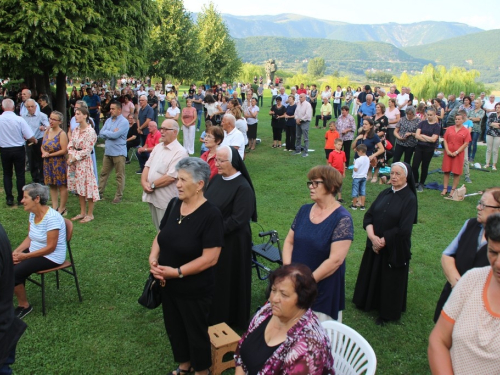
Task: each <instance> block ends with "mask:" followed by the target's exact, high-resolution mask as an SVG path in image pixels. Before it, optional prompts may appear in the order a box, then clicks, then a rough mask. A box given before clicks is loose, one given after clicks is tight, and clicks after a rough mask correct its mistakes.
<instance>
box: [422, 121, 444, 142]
mask: <svg viewBox="0 0 500 375" xmlns="http://www.w3.org/2000/svg"><path fill="white" fill-rule="evenodd" d="M417 129H420V134H423V135H426V136H427V137H432V136H433V135H437V136H438V139H437V140H436V142H434V143H431V142H424V141H420V140H418V142H417V144H418V145H419V146H421V147H426V148H432V149H434V148H435V147H436V146H437V145H438V142H439V134H440V133H441V127H440V126H439V123H437V122H436V123H435V124H429V122H428V121H427V120H425V121H420V123H419V124H418V126H417Z"/></svg>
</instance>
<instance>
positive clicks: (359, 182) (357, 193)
mask: <svg viewBox="0 0 500 375" xmlns="http://www.w3.org/2000/svg"><path fill="white" fill-rule="evenodd" d="M351 196H352V197H353V198H357V197H366V177H363V178H353V180H352V194H351Z"/></svg>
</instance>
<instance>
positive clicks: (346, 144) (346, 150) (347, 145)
mask: <svg viewBox="0 0 500 375" xmlns="http://www.w3.org/2000/svg"><path fill="white" fill-rule="evenodd" d="M351 146H352V140H350V141H344V142H343V143H342V150H343V151H344V153H345V160H346V162H345V163H346V165H347V166H350V165H351V164H350V163H349V158H350V157H351Z"/></svg>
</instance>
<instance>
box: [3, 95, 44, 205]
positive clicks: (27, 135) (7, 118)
mask: <svg viewBox="0 0 500 375" xmlns="http://www.w3.org/2000/svg"><path fill="white" fill-rule="evenodd" d="M2 108H3V110H4V113H2V115H1V116H0V157H1V159H2V169H3V188H4V190H5V195H6V198H7V205H8V206H13V205H14V196H13V195H12V175H13V169H14V170H15V171H16V187H17V204H19V205H20V204H21V200H22V199H23V186H24V185H26V179H25V176H24V175H25V171H24V166H25V163H26V151H25V149H24V142H25V139H26V140H27V141H28V143H33V144H34V145H36V143H37V140H36V138H35V137H34V134H33V131H32V130H31V128H30V126H29V125H28V123H27V122H26V121H25V120H24V119H23V118H22V117H20V116H17V115H16V114H15V113H14V108H15V104H14V101H13V100H12V99H4V100H3V101H2ZM26 111H27V109H26Z"/></svg>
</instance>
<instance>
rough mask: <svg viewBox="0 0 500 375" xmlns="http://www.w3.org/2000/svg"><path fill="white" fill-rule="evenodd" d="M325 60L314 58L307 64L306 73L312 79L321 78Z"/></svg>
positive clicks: (323, 72)
mask: <svg viewBox="0 0 500 375" xmlns="http://www.w3.org/2000/svg"><path fill="white" fill-rule="evenodd" d="M325 69H326V65H325V59H324V58H322V57H315V58H314V59H311V60H310V61H309V64H307V73H308V74H309V75H311V76H313V77H321V76H322V75H323V74H325Z"/></svg>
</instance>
